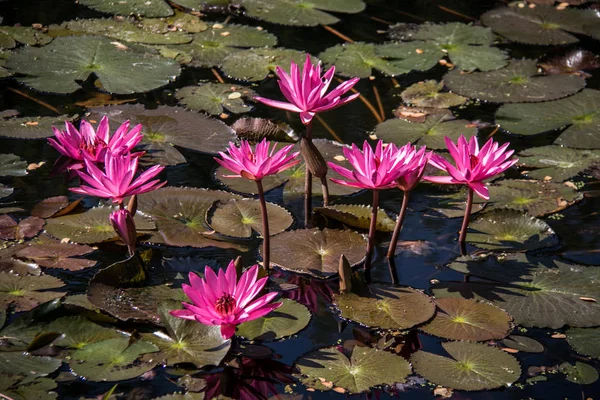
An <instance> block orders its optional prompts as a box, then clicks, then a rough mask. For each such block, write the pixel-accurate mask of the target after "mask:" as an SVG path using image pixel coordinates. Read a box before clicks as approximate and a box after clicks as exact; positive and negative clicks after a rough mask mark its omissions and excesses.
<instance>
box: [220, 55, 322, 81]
mask: <svg viewBox="0 0 600 400" xmlns="http://www.w3.org/2000/svg"><path fill="white" fill-rule="evenodd" d="M311 59H312V62H313V63H315V62H316V61H318V60H317V59H316V58H315V57H311ZM305 60H306V53H304V52H302V51H298V50H290V49H282V48H277V49H269V48H267V49H249V50H238V51H235V52H233V53H231V54H230V55H228V56H227V57H226V58H225V59H224V60H223V64H222V65H221V69H222V70H223V72H224V73H225V74H226V75H228V76H229V77H231V78H235V79H240V80H243V81H261V80H263V79H264V78H266V77H267V76H268V75H269V74H271V73H274V72H275V67H277V66H280V67H282V68H284V69H285V70H287V69H288V68H289V65H290V61H293V62H295V63H296V64H298V65H302V64H303V63H304V61H305Z"/></svg>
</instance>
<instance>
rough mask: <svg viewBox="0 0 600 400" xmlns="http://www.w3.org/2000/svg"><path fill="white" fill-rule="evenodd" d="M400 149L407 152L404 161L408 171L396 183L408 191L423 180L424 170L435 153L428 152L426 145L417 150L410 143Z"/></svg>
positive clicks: (399, 187)
mask: <svg viewBox="0 0 600 400" xmlns="http://www.w3.org/2000/svg"><path fill="white" fill-rule="evenodd" d="M400 151H402V152H404V153H405V154H406V156H405V161H404V163H405V169H406V170H407V171H408V172H406V173H405V174H404V175H402V176H400V177H399V178H398V179H397V180H396V185H397V186H398V189H400V190H402V191H404V192H408V191H411V190H413V189H414V188H415V186H417V184H418V183H419V182H420V181H421V178H422V177H423V172H425V167H426V166H427V163H428V162H429V159H430V158H431V155H432V154H433V153H432V152H431V151H429V152H428V151H427V148H426V147H425V146H423V147H421V148H420V149H419V150H417V149H416V147H415V146H413V145H412V144H410V143H407V144H405V145H404V146H402V147H401V148H400Z"/></svg>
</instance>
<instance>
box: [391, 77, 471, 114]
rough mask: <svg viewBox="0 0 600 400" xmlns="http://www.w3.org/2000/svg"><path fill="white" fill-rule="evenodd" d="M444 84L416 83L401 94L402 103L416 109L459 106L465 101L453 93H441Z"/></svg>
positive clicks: (428, 81) (431, 82) (433, 82)
mask: <svg viewBox="0 0 600 400" xmlns="http://www.w3.org/2000/svg"><path fill="white" fill-rule="evenodd" d="M443 88H444V82H437V81H435V80H427V81H422V82H417V83H415V84H414V85H411V86H409V87H408V88H406V89H404V91H403V92H402V94H401V96H402V101H404V102H405V103H409V104H413V105H415V106H417V107H437V108H448V107H453V106H459V105H461V104H463V103H464V102H466V101H467V99H466V98H465V97H462V96H459V95H458V94H455V93H443V92H442V89H443Z"/></svg>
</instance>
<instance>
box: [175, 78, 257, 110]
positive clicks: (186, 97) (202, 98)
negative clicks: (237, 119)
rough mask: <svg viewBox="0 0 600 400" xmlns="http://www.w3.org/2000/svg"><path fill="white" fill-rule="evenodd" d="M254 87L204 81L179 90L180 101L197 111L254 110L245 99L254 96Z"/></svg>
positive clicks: (177, 95)
mask: <svg viewBox="0 0 600 400" xmlns="http://www.w3.org/2000/svg"><path fill="white" fill-rule="evenodd" d="M254 95H255V92H254V91H253V90H252V89H249V88H247V87H243V86H237V85H231V84H227V83H203V84H201V85H200V86H186V87H184V88H181V89H179V90H178V91H177V94H176V97H177V99H178V100H179V103H181V104H182V105H184V106H186V107H187V108H191V109H192V110H197V111H206V112H207V113H209V114H215V115H219V114H221V113H223V112H225V111H229V112H232V113H234V114H240V113H245V112H248V111H250V110H252V106H250V105H248V104H246V103H245V102H244V99H245V98H246V99H248V98H252V97H254Z"/></svg>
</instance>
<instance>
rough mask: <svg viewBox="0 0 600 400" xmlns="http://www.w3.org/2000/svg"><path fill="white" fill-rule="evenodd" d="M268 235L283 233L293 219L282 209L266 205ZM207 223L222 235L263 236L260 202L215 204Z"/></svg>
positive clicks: (243, 201) (236, 201)
mask: <svg viewBox="0 0 600 400" xmlns="http://www.w3.org/2000/svg"><path fill="white" fill-rule="evenodd" d="M267 215H268V221H269V233H270V235H271V236H273V235H276V234H278V233H281V232H283V231H285V230H286V229H287V228H289V227H290V226H291V225H292V223H293V222H294V219H293V218H292V216H291V215H290V213H289V212H287V210H286V209H285V208H283V207H279V206H278V205H275V204H273V203H267ZM208 223H209V224H210V226H211V228H213V229H214V230H215V231H217V232H218V233H220V234H222V235H226V236H233V237H239V238H249V237H251V236H252V231H255V232H258V233H259V234H260V235H261V236H262V235H263V231H262V230H263V226H262V214H261V211H260V202H259V201H258V200H254V199H231V200H229V201H227V202H218V203H216V206H215V209H214V211H213V214H212V216H211V217H210V218H209V220H208Z"/></svg>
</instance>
